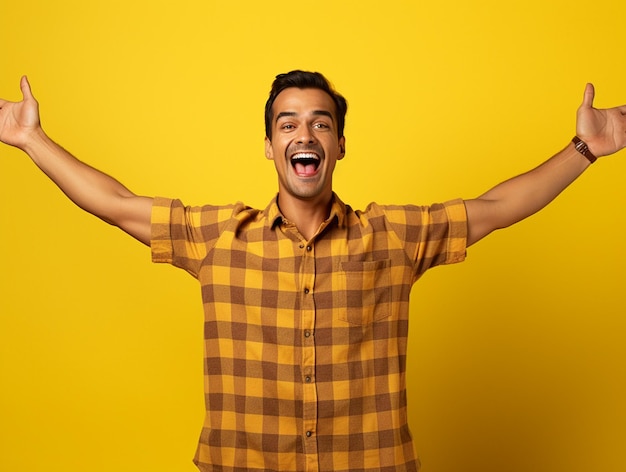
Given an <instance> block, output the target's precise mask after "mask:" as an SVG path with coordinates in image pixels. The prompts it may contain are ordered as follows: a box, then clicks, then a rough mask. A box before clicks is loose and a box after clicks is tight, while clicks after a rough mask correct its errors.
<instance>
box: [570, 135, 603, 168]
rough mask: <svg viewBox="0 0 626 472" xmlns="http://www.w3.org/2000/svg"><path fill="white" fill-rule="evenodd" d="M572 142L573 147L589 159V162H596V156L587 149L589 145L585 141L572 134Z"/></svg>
mask: <svg viewBox="0 0 626 472" xmlns="http://www.w3.org/2000/svg"><path fill="white" fill-rule="evenodd" d="M572 142H573V143H574V147H575V148H576V150H577V151H578V152H579V153H581V154H582V155H583V156H585V157H586V158H587V159H588V160H589V162H591V163H592V164H593V163H594V162H596V159H597V157H596V156H594V155H593V153H592V152H591V151H590V150H589V146H587V143H585V142H584V141H583V140H582V139H580V138H579V137H578V136H574V137H573V138H572Z"/></svg>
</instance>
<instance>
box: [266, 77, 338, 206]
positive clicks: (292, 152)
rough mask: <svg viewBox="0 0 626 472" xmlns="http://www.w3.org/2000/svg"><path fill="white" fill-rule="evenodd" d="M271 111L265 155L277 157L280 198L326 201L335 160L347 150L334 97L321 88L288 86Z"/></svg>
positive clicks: (330, 188)
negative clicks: (340, 133) (270, 128)
mask: <svg viewBox="0 0 626 472" xmlns="http://www.w3.org/2000/svg"><path fill="white" fill-rule="evenodd" d="M272 111H273V118H272V139H271V141H270V140H269V139H268V138H265V156H266V157H267V158H268V159H271V160H273V161H274V166H275V167H276V171H277V173H278V187H279V189H278V191H279V193H280V196H281V199H283V198H288V197H293V198H297V199H301V200H312V201H316V200H322V201H326V202H327V201H328V199H330V196H331V194H332V175H333V171H334V169H335V164H336V162H337V161H338V160H340V159H342V158H343V156H344V154H345V147H344V146H345V138H344V137H341V138H338V137H337V120H336V111H335V103H334V102H333V100H332V98H331V97H330V96H329V95H328V94H327V93H326V92H324V91H322V90H319V89H299V88H288V89H285V90H283V91H282V92H281V93H280V94H279V95H278V96H277V97H276V100H275V101H274V105H273V107H272Z"/></svg>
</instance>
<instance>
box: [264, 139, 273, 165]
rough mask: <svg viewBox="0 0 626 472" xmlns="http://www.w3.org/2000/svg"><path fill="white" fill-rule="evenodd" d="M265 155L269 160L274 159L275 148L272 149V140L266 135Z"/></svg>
mask: <svg viewBox="0 0 626 472" xmlns="http://www.w3.org/2000/svg"><path fill="white" fill-rule="evenodd" d="M265 157H266V158H267V159H269V160H273V159H274V150H273V149H272V142H271V141H270V138H268V137H267V136H265Z"/></svg>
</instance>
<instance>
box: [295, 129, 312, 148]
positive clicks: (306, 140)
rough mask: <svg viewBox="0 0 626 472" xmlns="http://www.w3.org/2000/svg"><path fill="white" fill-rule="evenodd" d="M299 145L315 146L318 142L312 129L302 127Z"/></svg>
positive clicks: (298, 139) (299, 131) (299, 134)
mask: <svg viewBox="0 0 626 472" xmlns="http://www.w3.org/2000/svg"><path fill="white" fill-rule="evenodd" d="M296 142H297V143H298V144H313V143H315V142H316V139H315V134H314V133H312V131H311V128H309V127H308V126H301V127H300V128H299V129H298V137H297V139H296Z"/></svg>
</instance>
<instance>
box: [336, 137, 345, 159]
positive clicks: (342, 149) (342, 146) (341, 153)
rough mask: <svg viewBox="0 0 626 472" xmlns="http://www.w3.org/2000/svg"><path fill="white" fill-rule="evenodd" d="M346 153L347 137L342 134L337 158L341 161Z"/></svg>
mask: <svg viewBox="0 0 626 472" xmlns="http://www.w3.org/2000/svg"><path fill="white" fill-rule="evenodd" d="M345 155H346V137H345V136H342V137H341V138H339V156H337V160H338V161H340V160H341V159H343V158H344V156H345Z"/></svg>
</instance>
